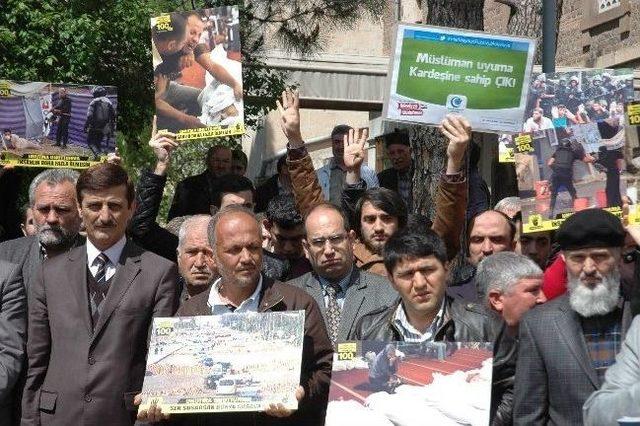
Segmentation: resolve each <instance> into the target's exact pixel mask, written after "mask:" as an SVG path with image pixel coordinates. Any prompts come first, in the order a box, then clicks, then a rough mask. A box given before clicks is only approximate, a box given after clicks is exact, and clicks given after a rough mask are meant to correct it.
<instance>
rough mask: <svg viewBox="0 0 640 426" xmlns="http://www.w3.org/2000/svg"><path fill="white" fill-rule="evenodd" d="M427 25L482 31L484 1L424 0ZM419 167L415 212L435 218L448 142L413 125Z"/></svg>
mask: <svg viewBox="0 0 640 426" xmlns="http://www.w3.org/2000/svg"><path fill="white" fill-rule="evenodd" d="M422 6H423V10H422V14H423V17H424V19H423V22H425V23H426V24H429V25H439V26H443V27H452V28H465V29H471V30H482V29H483V28H484V14H483V12H484V0H422ZM409 137H410V140H411V149H412V151H413V158H414V164H415V171H414V174H413V209H414V212H415V213H421V214H424V215H427V216H429V217H433V214H434V212H435V204H434V200H433V196H434V195H435V193H436V189H437V186H438V181H439V178H440V175H441V174H442V171H443V169H444V166H445V160H446V158H447V151H446V147H447V140H446V138H444V137H443V136H442V135H441V134H440V131H439V130H438V129H436V128H434V127H425V126H412V127H411V128H410V131H409Z"/></svg>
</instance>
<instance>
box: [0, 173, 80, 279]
mask: <svg viewBox="0 0 640 426" xmlns="http://www.w3.org/2000/svg"><path fill="white" fill-rule="evenodd" d="M77 179H78V172H76V171H74V170H69V169H47V170H45V171H43V172H41V173H40V174H38V175H37V176H36V177H35V178H34V179H33V181H31V185H30V186H29V208H30V209H31V212H32V213H33V221H34V224H35V226H36V229H37V234H36V235H34V236H31V237H23V238H18V239H15V240H10V241H5V242H4V243H2V244H0V259H3V260H7V261H9V262H11V263H15V264H18V265H20V269H21V272H22V277H23V280H24V285H25V288H26V289H27V290H28V289H29V287H30V284H31V281H32V279H33V277H34V275H35V272H36V270H37V268H38V267H39V266H40V265H41V264H42V261H43V260H44V259H49V258H53V257H55V256H57V255H59V254H61V253H64V252H66V251H67V250H69V249H70V248H72V247H76V246H79V245H81V244H82V243H83V242H84V241H83V240H84V239H83V238H82V237H80V236H79V235H78V231H79V230H80V224H81V222H82V221H81V219H80V215H79V214H78V206H77V202H76V181H77Z"/></svg>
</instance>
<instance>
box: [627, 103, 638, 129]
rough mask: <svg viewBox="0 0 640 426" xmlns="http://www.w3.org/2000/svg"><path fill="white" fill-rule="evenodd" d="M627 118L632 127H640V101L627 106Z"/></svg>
mask: <svg viewBox="0 0 640 426" xmlns="http://www.w3.org/2000/svg"><path fill="white" fill-rule="evenodd" d="M627 118H628V119H629V124H630V125H631V126H640V101H632V102H629V103H628V104H627Z"/></svg>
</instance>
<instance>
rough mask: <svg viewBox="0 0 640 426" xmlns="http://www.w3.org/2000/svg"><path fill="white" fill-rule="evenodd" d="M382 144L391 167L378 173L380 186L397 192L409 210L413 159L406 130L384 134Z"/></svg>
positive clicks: (410, 205)
mask: <svg viewBox="0 0 640 426" xmlns="http://www.w3.org/2000/svg"><path fill="white" fill-rule="evenodd" d="M384 144H385V146H386V148H387V157H389V160H390V161H391V165H392V167H390V168H388V169H385V170H383V171H381V172H380V173H378V181H379V182H380V187H381V188H387V189H390V190H392V191H395V192H397V193H398V194H400V197H402V200H403V201H404V202H405V204H406V205H407V207H408V208H409V210H411V207H412V204H413V203H412V196H411V194H412V192H413V161H412V160H411V145H410V143H409V135H408V134H407V133H406V132H399V131H396V132H393V133H390V134H388V135H385V139H384Z"/></svg>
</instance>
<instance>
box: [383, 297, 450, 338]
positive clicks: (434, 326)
mask: <svg viewBox="0 0 640 426" xmlns="http://www.w3.org/2000/svg"><path fill="white" fill-rule="evenodd" d="M444 302H445V301H444V299H443V300H442V304H441V305H440V310H439V311H438V313H437V314H436V317H435V318H434V319H433V321H432V322H431V325H430V326H429V327H427V330H426V331H425V332H424V333H422V332H421V331H420V330H417V329H416V328H415V327H414V326H413V325H411V323H410V322H409V318H408V317H407V313H406V312H405V310H404V303H400V304H398V307H397V308H396V312H395V315H394V317H393V323H394V324H395V325H396V327H397V328H398V329H399V330H400V332H401V334H402V337H403V339H404V341H406V342H426V341H429V342H431V341H433V339H434V337H435V335H436V332H437V331H438V327H440V325H441V324H442V319H443V318H444V309H445V303H444Z"/></svg>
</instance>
